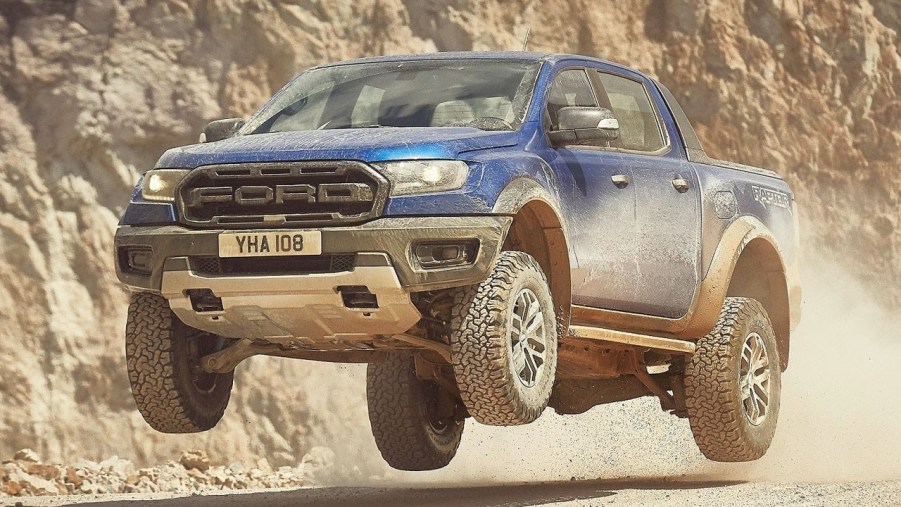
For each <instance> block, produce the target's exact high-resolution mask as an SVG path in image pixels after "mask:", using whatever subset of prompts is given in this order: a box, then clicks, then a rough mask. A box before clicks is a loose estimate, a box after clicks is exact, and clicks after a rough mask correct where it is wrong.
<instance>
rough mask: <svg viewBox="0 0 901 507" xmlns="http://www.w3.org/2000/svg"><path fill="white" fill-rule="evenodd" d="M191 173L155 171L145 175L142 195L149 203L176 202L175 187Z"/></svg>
mask: <svg viewBox="0 0 901 507" xmlns="http://www.w3.org/2000/svg"><path fill="white" fill-rule="evenodd" d="M189 172H191V170H190V169H153V170H152V171H147V173H146V174H144V180H143V181H142V182H141V193H142V194H144V199H147V200H148V201H169V202H171V201H174V200H175V187H176V186H177V185H178V184H179V182H181V180H183V179H184V178H185V176H187V175H188V173H189Z"/></svg>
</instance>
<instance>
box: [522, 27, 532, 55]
mask: <svg viewBox="0 0 901 507" xmlns="http://www.w3.org/2000/svg"><path fill="white" fill-rule="evenodd" d="M529 35H532V27H531V26H530V27H527V28H526V36H525V37H524V38H523V40H522V50H523V51H528V50H529Z"/></svg>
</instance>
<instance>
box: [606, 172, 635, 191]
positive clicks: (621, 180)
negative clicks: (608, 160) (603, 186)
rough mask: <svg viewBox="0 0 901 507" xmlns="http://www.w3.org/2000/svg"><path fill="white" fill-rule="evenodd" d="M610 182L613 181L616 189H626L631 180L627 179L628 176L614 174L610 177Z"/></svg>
mask: <svg viewBox="0 0 901 507" xmlns="http://www.w3.org/2000/svg"><path fill="white" fill-rule="evenodd" d="M610 180H611V181H613V184H614V185H616V188H626V187H627V186H628V185H629V183H630V182H631V181H632V178H629V175H628V174H614V175H613V176H611V177H610Z"/></svg>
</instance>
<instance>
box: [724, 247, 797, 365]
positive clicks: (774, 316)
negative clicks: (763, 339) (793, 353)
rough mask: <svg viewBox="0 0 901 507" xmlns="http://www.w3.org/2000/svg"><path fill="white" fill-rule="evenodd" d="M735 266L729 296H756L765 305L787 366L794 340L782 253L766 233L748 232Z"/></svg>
mask: <svg viewBox="0 0 901 507" xmlns="http://www.w3.org/2000/svg"><path fill="white" fill-rule="evenodd" d="M746 239H747V243H746V244H745V245H744V248H743V249H742V250H741V254H740V255H739V257H738V260H737V261H736V262H735V265H734V267H733V268H732V273H731V275H730V277H729V286H728V288H727V289H726V297H746V298H752V299H756V300H757V301H758V302H759V303H760V304H761V305H763V307H764V308H765V309H766V312H767V315H768V316H769V318H770V323H771V324H772V325H773V331H774V332H775V334H776V342H777V344H778V347H779V360H780V362H781V367H782V369H783V370H785V369H786V367H788V359H789V345H790V342H791V315H790V314H791V306H790V304H789V291H788V282H787V277H786V269H785V264H784V262H783V260H782V254H781V252H780V251H779V249H778V247H777V246H776V244H775V243H774V242H773V240H772V238H771V237H769V236H768V235H767V234H759V235H757V234H753V233H749V237H746Z"/></svg>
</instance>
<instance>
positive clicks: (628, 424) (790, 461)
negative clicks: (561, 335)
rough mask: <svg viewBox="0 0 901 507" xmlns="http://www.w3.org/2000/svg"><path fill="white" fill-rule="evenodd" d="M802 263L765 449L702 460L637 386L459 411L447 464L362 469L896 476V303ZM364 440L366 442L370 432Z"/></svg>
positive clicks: (513, 475)
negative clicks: (500, 423) (514, 408)
mask: <svg viewBox="0 0 901 507" xmlns="http://www.w3.org/2000/svg"><path fill="white" fill-rule="evenodd" d="M803 266H804V267H803V268H802V273H801V274H802V283H803V287H804V310H803V311H804V315H803V319H802V322H801V324H800V326H799V327H798V329H797V330H796V332H795V334H794V338H793V343H792V353H791V362H790V366H789V369H788V370H787V371H786V372H785V375H784V377H783V399H782V413H781V414H780V422H779V428H778V430H777V433H776V438H775V441H774V443H773V446H772V447H771V449H770V451H769V453H768V454H767V455H766V456H764V458H763V459H761V460H759V461H757V462H754V463H743V464H722V463H712V462H710V461H707V460H706V459H704V458H703V456H701V454H700V453H699V452H698V450H697V448H696V447H695V444H694V441H693V439H692V437H691V431H690V429H689V427H688V423H687V421H685V420H684V419H678V418H675V417H673V416H670V415H668V414H665V413H663V412H662V411H660V408H659V405H658V404H657V402H656V401H655V400H653V399H649V398H645V399H639V400H633V401H630V402H626V403H620V404H612V405H606V406H599V407H595V408H594V409H592V410H591V411H589V412H588V413H586V414H582V415H577V416H559V415H556V414H555V413H553V411H551V410H548V412H546V413H545V415H544V416H542V417H541V419H539V420H538V421H537V422H535V423H533V424H531V425H527V426H521V427H515V428H493V427H488V426H482V425H478V424H474V423H472V420H468V421H467V430H466V432H465V433H464V435H463V443H462V445H461V447H460V450H459V452H458V455H457V457H456V459H455V460H454V461H453V462H452V463H451V465H450V466H448V467H447V468H445V469H443V470H439V471H436V472H424V473H423V472H419V473H401V472H394V471H385V470H383V471H374V470H373V471H372V472H373V473H374V475H379V476H381V477H382V478H383V479H385V480H387V481H388V482H402V483H404V482H410V483H437V484H441V483H451V482H452V483H460V482H467V483H476V484H478V483H497V482H510V481H513V482H524V481H539V480H541V481H551V480H569V479H571V478H575V479H595V478H611V479H612V478H624V477H648V478H672V479H680V478H685V479H689V478H691V479H710V480H729V481H731V480H738V481H769V482H805V481H809V482H821V481H853V480H869V481H872V480H890V479H901V403H899V402H901V395H899V393H898V389H899V387H898V386H899V370H901V368H899V367H901V315H899V313H898V312H892V311H889V310H885V309H881V308H880V301H879V299H878V296H879V294H878V292H874V291H872V290H867V289H865V288H864V287H863V286H862V285H861V284H860V283H858V282H857V281H856V280H855V279H854V278H853V277H851V276H850V275H848V274H847V273H846V272H845V271H844V270H843V269H841V268H839V267H838V266H836V265H835V264H831V263H827V262H825V261H821V260H818V259H807V260H806V261H805V262H804V263H803ZM886 290H890V289H889V288H886ZM364 447H366V448H367V449H368V450H371V451H373V452H377V451H375V449H374V446H371V445H370V444H367V445H364ZM361 450H362V449H361ZM383 474H384V475H383Z"/></svg>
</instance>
